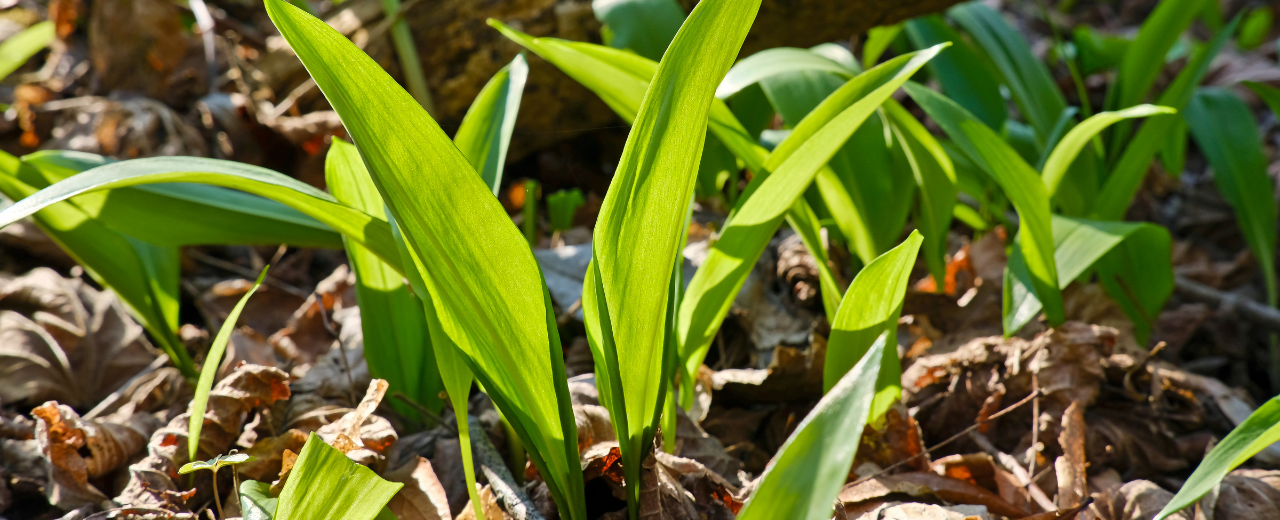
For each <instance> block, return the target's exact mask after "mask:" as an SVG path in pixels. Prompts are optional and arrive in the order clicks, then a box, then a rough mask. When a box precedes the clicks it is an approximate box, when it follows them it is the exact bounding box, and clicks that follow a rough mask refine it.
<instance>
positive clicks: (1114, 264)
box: [1004, 215, 1173, 342]
mask: <svg viewBox="0 0 1280 520" xmlns="http://www.w3.org/2000/svg"><path fill="white" fill-rule="evenodd" d="M1053 242H1054V262H1055V264H1056V265H1057V266H1058V283H1059V287H1060V288H1063V289H1065V288H1066V287H1067V285H1070V284H1071V282H1072V281H1074V280H1076V279H1080V278H1081V277H1083V276H1085V275H1086V274H1088V273H1090V272H1093V273H1096V274H1097V275H1098V279H1099V283H1101V284H1102V286H1103V287H1104V288H1105V289H1106V290H1107V292H1108V293H1109V294H1110V295H1111V297H1112V299H1114V300H1115V301H1116V303H1118V304H1120V306H1121V308H1122V309H1123V310H1124V311H1125V313H1126V314H1127V315H1128V316H1129V319H1130V320H1131V321H1133V325H1134V329H1135V330H1134V332H1135V334H1134V335H1135V336H1136V337H1137V339H1138V341H1139V342H1145V341H1146V339H1147V336H1148V335H1149V334H1150V331H1151V326H1152V325H1153V324H1154V321H1155V318H1156V317H1157V316H1159V315H1160V310H1161V309H1162V308H1163V307H1164V303H1165V301H1166V300H1168V299H1169V295H1170V294H1172V293H1173V265H1172V263H1171V258H1172V254H1173V253H1172V250H1171V244H1172V242H1171V239H1170V238H1169V232H1168V231H1167V230H1165V229H1164V228H1163V227H1161V226H1157V225H1154V224H1147V223H1132V222H1103V221H1096V220H1085V219H1077V218H1071V217H1063V216H1058V215H1054V216H1053ZM1009 266H1010V267H1009V276H1007V277H1006V278H1007V281H1006V284H1005V302H1006V303H1005V304H1006V305H1007V306H1008V307H1007V311H1006V312H1005V318H1004V320H1005V321H1004V330H1005V333H1006V334H1014V333H1016V332H1017V331H1018V330H1019V329H1021V328H1022V327H1023V326H1024V325H1026V324H1027V323H1028V322H1029V321H1031V320H1032V319H1033V318H1035V316H1036V314H1039V313H1040V310H1041V308H1042V307H1041V304H1040V301H1039V300H1038V299H1037V298H1036V295H1035V294H1034V293H1032V292H1031V291H1030V289H1029V284H1030V281H1029V279H1028V276H1029V274H1028V273H1027V272H1026V269H1025V263H1024V260H1023V257H1022V251H1021V249H1020V248H1018V247H1015V248H1014V250H1013V253H1012V254H1011V255H1010V258H1009Z"/></svg>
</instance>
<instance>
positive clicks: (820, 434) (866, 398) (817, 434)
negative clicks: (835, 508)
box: [738, 296, 897, 520]
mask: <svg viewBox="0 0 1280 520" xmlns="http://www.w3.org/2000/svg"><path fill="white" fill-rule="evenodd" d="M847 299H848V297H847V296H846V300H847ZM888 336H889V335H888V334H881V335H880V337H879V338H877V339H876V340H875V343H873V344H872V345H871V346H870V348H869V349H867V353H866V355H864V356H863V357H862V359H861V360H860V361H858V364H857V365H855V366H854V367H853V368H852V369H850V370H849V372H848V373H847V374H845V375H844V377H842V378H840V382H839V383H837V384H836V385H835V386H833V387H832V388H831V390H830V391H828V392H827V394H826V395H824V396H823V397H822V400H821V401H818V404H817V405H816V406H814V407H813V410H812V411H810V412H809V415H806V416H805V418H804V420H803V421H800V424H799V425H797V426H796V430H795V433H792V434H791V436H790V437H788V438H787V441H786V442H785V443H783V445H782V447H781V448H779V449H778V454H777V456H775V457H774V458H773V460H770V461H769V465H768V466H766V467H765V469H764V473H763V474H762V475H760V484H759V487H757V488H756V490H755V492H753V493H752V494H751V497H750V498H748V499H747V503H746V504H743V506H742V511H741V512H739V513H738V520H766V519H775V518H793V519H797V520H819V519H826V518H831V510H832V504H833V503H835V500H836V495H837V494H839V493H840V488H841V487H843V486H844V482H845V479H847V478H848V476H849V469H850V466H852V465H853V456H854V455H855V454H856V453H857V452H858V441H859V439H860V437H861V436H862V430H863V428H865V427H866V424H867V417H868V415H869V412H870V409H871V401H872V399H873V398H874V397H875V381H876V380H877V378H878V373H879V372H880V366H879V364H880V359H881V358H883V357H885V355H886V353H888V352H894V357H895V358H896V357H897V353H896V351H895V349H893V348H886V345H887V344H889V338H888Z"/></svg>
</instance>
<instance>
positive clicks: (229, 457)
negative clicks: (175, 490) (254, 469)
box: [178, 450, 253, 518]
mask: <svg viewBox="0 0 1280 520" xmlns="http://www.w3.org/2000/svg"><path fill="white" fill-rule="evenodd" d="M252 458H253V457H250V456H249V454H247V453H235V450H232V452H231V453H228V454H226V455H218V456H217V457H214V458H212V459H209V460H198V461H195V462H188V463H186V464H183V465H182V468H181V469H179V470H178V473H180V474H182V475H186V474H188V473H192V472H195V471H199V470H202V469H207V470H209V471H212V472H213V504H214V506H216V507H217V508H218V517H219V518H226V515H223V514H222V497H221V495H219V494H218V470H220V469H222V467H223V466H231V482H232V483H233V484H234V485H235V487H234V488H232V489H240V479H239V475H238V474H237V473H236V468H235V466H236V464H241V463H244V462H248V461H249V459H252ZM237 500H238V499H237Z"/></svg>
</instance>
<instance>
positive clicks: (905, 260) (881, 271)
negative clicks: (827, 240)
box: [822, 231, 923, 421]
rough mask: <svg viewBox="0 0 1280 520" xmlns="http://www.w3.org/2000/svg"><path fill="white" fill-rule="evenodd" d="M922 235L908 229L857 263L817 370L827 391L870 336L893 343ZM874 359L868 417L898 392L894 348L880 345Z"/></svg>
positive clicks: (865, 350)
mask: <svg viewBox="0 0 1280 520" xmlns="http://www.w3.org/2000/svg"><path fill="white" fill-rule="evenodd" d="M922 240H923V238H922V237H921V236H920V232H919V231H912V232H911V235H910V236H908V237H907V239H906V240H904V241H903V242H902V244H900V245H899V246H898V247H895V248H893V249H890V250H889V252H887V253H885V254H883V255H880V257H879V258H876V259H875V261H873V262H871V263H870V264H867V266H866V267H864V268H862V271H859V272H858V276H857V277H856V278H854V279H853V283H852V284H850V285H849V290H848V291H847V292H846V293H845V295H844V300H842V301H841V303H840V310H839V311H838V312H837V313H836V319H835V321H833V322H832V323H831V336H830V338H828V339H827V358H826V362H825V365H824V366H823V370H822V387H823V389H824V390H826V391H828V392H830V391H831V390H832V389H833V388H834V387H835V386H836V385H837V384H838V383H839V382H840V380H841V379H842V378H843V377H844V376H845V373H847V372H849V371H850V370H851V369H852V367H853V366H854V364H856V363H858V361H859V360H861V359H864V358H865V357H866V355H867V353H868V352H869V351H870V350H871V349H872V345H873V344H874V343H875V342H876V338H878V337H880V336H882V335H885V334H887V335H888V339H887V341H888V343H889V344H890V345H896V344H897V337H898V334H897V330H898V316H899V315H900V314H902V300H903V299H904V298H905V297H906V292H907V281H908V278H909V277H910V276H911V268H912V267H915V264H916V254H917V253H919V252H920V242H921V241H922ZM874 363H877V364H879V365H880V379H879V381H877V382H876V387H875V394H876V397H875V401H874V403H873V404H872V406H871V420H873V421H874V420H876V419H877V418H879V417H880V416H881V415H883V414H884V412H885V411H886V410H888V409H889V407H890V406H891V405H892V404H893V402H894V401H897V400H898V399H900V398H901V395H902V386H901V385H902V383H901V381H900V380H901V378H902V368H901V367H900V366H899V364H898V350H897V349H885V350H884V352H883V359H882V360H881V361H879V362H874Z"/></svg>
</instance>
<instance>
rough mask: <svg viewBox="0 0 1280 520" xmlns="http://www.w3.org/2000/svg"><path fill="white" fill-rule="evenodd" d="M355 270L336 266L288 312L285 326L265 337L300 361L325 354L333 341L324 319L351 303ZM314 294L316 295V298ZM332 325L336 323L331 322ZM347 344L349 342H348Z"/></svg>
mask: <svg viewBox="0 0 1280 520" xmlns="http://www.w3.org/2000/svg"><path fill="white" fill-rule="evenodd" d="M355 280H356V277H355V273H353V272H351V271H350V270H349V269H348V268H347V266H346V265H341V266H338V268H337V269H336V270H334V272H333V273H331V274H330V275H329V276H328V277H327V278H325V279H324V280H321V281H320V283H319V284H317V285H316V290H315V292H313V293H312V294H311V295H310V296H308V297H307V299H306V300H305V301H303V302H302V305H301V306H300V307H298V309H297V310H296V311H294V312H293V314H292V315H291V316H289V318H288V320H287V321H286V323H285V326H284V327H283V328H281V329H279V330H277V331H264V332H270V333H271V337H270V338H269V339H268V341H269V342H270V343H271V344H272V345H273V346H275V347H276V348H277V349H281V350H286V351H290V352H296V353H298V355H299V358H298V361H299V362H301V363H314V362H315V361H316V360H317V359H319V358H320V357H321V356H324V355H325V354H328V353H329V351H330V350H331V349H332V347H333V345H334V339H335V338H334V337H333V334H332V333H331V332H329V330H328V329H327V328H325V326H324V321H325V319H330V320H332V319H333V316H334V314H335V313H336V312H337V311H340V310H342V309H344V308H350V307H353V306H354V305H355V299H354V297H355V295H354V288H355ZM316 294H319V295H320V299H318V300H317V299H316ZM331 326H333V327H335V330H336V328H337V326H338V325H331ZM348 348H350V346H348Z"/></svg>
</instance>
